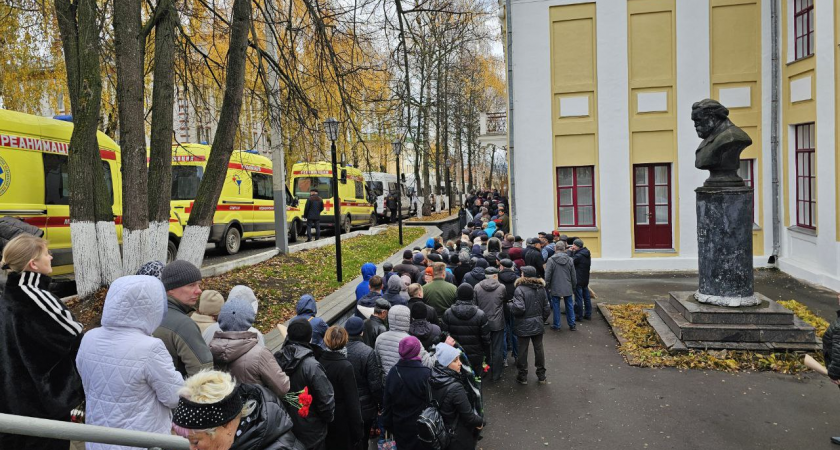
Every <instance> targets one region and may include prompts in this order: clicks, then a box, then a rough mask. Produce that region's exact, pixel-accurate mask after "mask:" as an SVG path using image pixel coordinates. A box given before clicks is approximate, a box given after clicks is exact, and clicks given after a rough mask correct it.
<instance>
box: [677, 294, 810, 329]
mask: <svg viewBox="0 0 840 450" xmlns="http://www.w3.org/2000/svg"><path fill="white" fill-rule="evenodd" d="M670 294H671V296H670V298H669V299H668V301H669V303H670V304H671V306H673V307H674V309H676V310H677V312H679V313H680V314H681V315H682V316H683V317H684V318H685V319H686V320H687V321H689V322H691V323H695V324H704V323H705V324H742V325H793V318H794V314H793V311H791V310H789V309H787V308H785V307H784V306H782V305H780V304H778V303H776V302H775V301H773V300H770V299H769V298H767V297H765V296H764V295H761V294H759V293H757V292H756V294H755V296H756V297H758V298H759V300H761V304H759V305H757V306H747V307H739V308H727V307H725V306H715V305H707V304H704V303H700V302H698V301H697V300H696V299H695V298H694V292H692V291H679V292H671V293H670Z"/></svg>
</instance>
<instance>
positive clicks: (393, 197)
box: [385, 192, 398, 223]
mask: <svg viewBox="0 0 840 450" xmlns="http://www.w3.org/2000/svg"><path fill="white" fill-rule="evenodd" d="M397 195H398V194H397V193H396V192H391V193H390V194H388V199H387V200H386V201H385V203H386V206H388V211H389V212H390V213H391V223H395V222H396V221H397Z"/></svg>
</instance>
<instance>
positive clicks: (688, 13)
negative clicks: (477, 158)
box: [505, 0, 840, 288]
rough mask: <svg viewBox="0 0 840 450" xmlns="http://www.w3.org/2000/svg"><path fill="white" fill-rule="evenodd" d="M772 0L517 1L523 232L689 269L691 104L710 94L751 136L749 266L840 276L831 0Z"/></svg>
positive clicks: (519, 225) (518, 207) (837, 11)
mask: <svg viewBox="0 0 840 450" xmlns="http://www.w3.org/2000/svg"><path fill="white" fill-rule="evenodd" d="M773 2H774V0H626V1H625V0H622V1H615V0H597V1H588V2H582V1H569V0H566V1H564V0H536V1H534V0H531V1H517V0H513V1H512V2H511V4H510V11H505V14H510V17H506V19H509V23H510V30H509V31H511V33H510V38H511V42H510V43H509V45H510V47H509V48H507V52H506V54H507V55H512V61H511V62H512V66H513V72H512V74H511V78H512V80H513V81H512V83H511V84H510V86H509V87H510V89H511V90H512V97H513V101H512V103H511V105H509V106H510V111H511V114H512V116H513V118H512V120H511V121H510V123H511V125H512V128H513V131H512V132H511V133H510V134H511V135H513V136H514V138H513V142H511V143H510V144H511V146H512V147H513V149H514V150H513V151H512V152H511V158H512V164H511V165H512V167H513V169H512V173H511V176H512V178H513V183H514V184H515V188H514V190H513V199H512V201H513V202H514V215H513V221H514V226H515V229H516V233H517V234H520V235H522V236H531V235H535V234H536V233H537V232H539V231H546V230H560V231H561V232H562V233H563V234H567V235H569V236H578V237H580V238H582V239H583V240H584V241H585V243H586V245H587V247H589V248H590V250H591V251H592V254H593V256H595V257H596V259H595V260H594V261H593V267H594V268H595V269H596V270H598V269H600V270H634V269H649V270H669V269H689V270H690V269H696V264H697V262H696V260H697V233H696V203H695V194H694V189H695V188H696V187H698V186H700V185H702V182H703V180H704V179H705V178H706V176H707V175H708V174H707V173H706V172H704V171H700V170H697V169H695V168H694V152H695V150H696V148H697V146H698V145H699V143H700V138H698V137H697V135H696V132H695V130H694V126H693V122H692V121H691V106H692V104H693V103H694V102H697V101H699V100H702V99H704V98H713V99H716V100H718V101H720V102H721V103H722V104H724V105H725V106H727V107H728V108H729V110H730V114H729V117H730V118H731V120H732V121H733V122H734V123H735V124H736V125H738V126H740V127H741V128H742V129H743V130H744V131H745V132H746V133H747V134H748V135H749V136H750V137H751V138H752V141H753V144H752V145H751V146H750V147H749V148H747V149H746V150H745V151H744V152H743V153H742V156H741V157H742V161H741V170H740V173H741V176H742V177H743V178H744V179H745V181H746V183H747V184H748V185H749V186H752V187H753V188H754V189H755V202H754V205H753V210H754V211H753V215H754V226H753V256H754V263H755V265H756V266H757V267H759V266H772V265H778V266H779V267H780V268H782V269H783V270H786V271H789V272H791V273H793V274H795V275H796V276H799V277H802V278H805V279H809V280H811V281H814V282H816V283H820V284H824V285H827V286H831V287H835V288H840V262H838V261H840V245H838V244H837V241H838V235H840V232H839V231H838V230H840V220H838V212H837V211H838V210H840V208H839V207H838V206H840V203H839V202H840V197H838V195H837V190H838V180H837V177H836V173H837V171H838V169H839V168H840V159H839V158H837V157H836V149H837V148H840V135H838V133H836V132H835V129H836V128H837V126H838V121H840V114H838V113H837V111H838V109H840V86H838V83H840V81H838V80H840V76H838V75H840V46H838V44H840V5H837V4H836V3H837V2H825V3H821V4H820V5H819V6H820V7H822V8H827V9H829V11H820V13H821V14H816V9H815V8H816V7H817V5H814V2H813V0H775V3H773ZM506 31H507V30H506ZM774 42H775V43H776V45H774ZM774 54H775V58H774ZM774 77H775V81H774ZM774 120H775V122H774ZM774 203H775V206H776V207H775V208H774ZM549 211H551V212H549Z"/></svg>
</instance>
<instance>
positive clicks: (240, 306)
mask: <svg viewBox="0 0 840 450" xmlns="http://www.w3.org/2000/svg"><path fill="white" fill-rule="evenodd" d="M253 324H254V308H252V307H251V304H250V303H248V302H247V301H245V300H242V299H234V300H228V301H227V303H225V305H224V306H222V311H221V312H220V313H219V328H221V329H222V331H247V330H248V328H251V325H253Z"/></svg>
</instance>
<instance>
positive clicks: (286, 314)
mask: <svg viewBox="0 0 840 450" xmlns="http://www.w3.org/2000/svg"><path fill="white" fill-rule="evenodd" d="M424 233H425V230H424V229H423V228H413V227H408V228H404V229H403V242H404V243H405V245H408V244H410V243H411V242H412V241H414V240H415V239H417V238H419V237H420V236H422V235H423V234H424ZM401 249H402V247H400V245H399V240H398V236H397V227H390V228H388V230H387V231H385V232H382V233H379V234H377V235H374V236H358V237H355V238H352V239H348V240H346V241H341V255H342V261H341V262H342V272H343V276H344V281H343V282H342V283H339V282H338V281H337V280H336V277H335V246H332V245H330V246H327V247H321V248H317V249H314V250H305V251H302V252H297V253H292V254H289V255H278V256H276V257H274V258H272V259H269V260H268V261H265V262H262V263H259V264H256V265H253V266H248V267H242V268H239V269H236V270H234V271H231V272H228V273H226V274H223V275H219V276H217V277H213V278H207V279H205V280H204V283H203V285H204V286H203V287H204V289H213V290H216V291H219V292H220V293H221V294H222V295H223V296H224V297H225V298H227V294H228V292H230V289H231V288H232V287H234V286H236V285H237V284H244V285H246V286H248V287H250V288H251V289H253V290H254V292H255V293H256V294H257V298H258V299H259V300H260V309H259V312H258V314H257V320H256V323H255V324H254V326H255V327H256V328H257V329H259V330H260V331H262V332H267V331H269V330H270V329H271V327H273V326H274V325H276V324H277V323H278V322H283V321H285V320H287V319H289V318H291V317H293V316H294V315H295V314H294V310H295V304H296V303H297V301H298V299H299V298H300V296H301V295H303V294H311V295H312V296H313V297H315V299H316V300H321V299H322V298H324V297H325V296H327V295H329V294H331V293H333V292H334V291H335V290H336V289H338V288H340V287H341V286H342V285H344V284H345V283H347V282H349V281H350V280H352V279H353V278H356V277H357V276H359V274H360V272H359V270H360V269H361V267H362V264H364V263H366V262H372V263H374V264H379V263H380V262H382V261H384V260H385V259H387V258H388V257H390V256H391V255H393V254H394V253H397V252H398V251H399V250H401Z"/></svg>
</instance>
